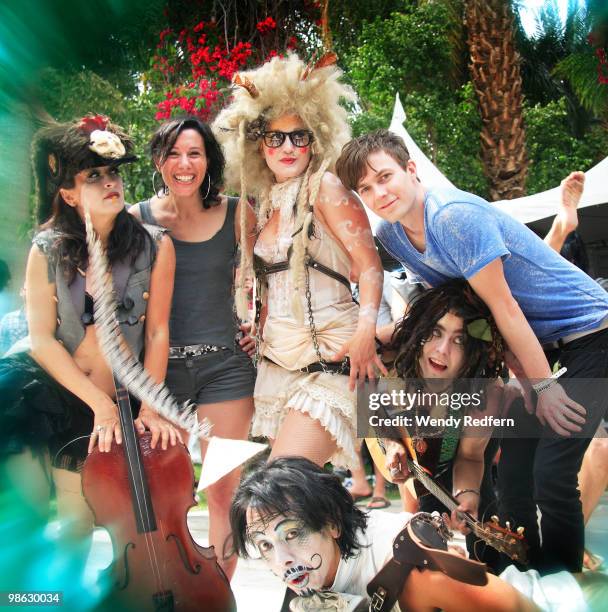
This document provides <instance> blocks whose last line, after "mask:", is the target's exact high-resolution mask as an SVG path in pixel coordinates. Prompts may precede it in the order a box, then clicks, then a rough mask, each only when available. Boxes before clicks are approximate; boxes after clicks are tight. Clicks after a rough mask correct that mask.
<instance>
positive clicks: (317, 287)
mask: <svg viewBox="0 0 608 612" xmlns="http://www.w3.org/2000/svg"><path fill="white" fill-rule="evenodd" d="M301 180H302V179H301V177H298V178H296V179H292V180H290V181H287V182H285V183H280V184H277V185H275V186H274V187H273V188H272V190H271V193H270V198H271V201H272V203H273V207H274V208H275V209H276V208H280V223H279V230H278V236H277V240H276V241H275V242H274V244H263V243H261V242H259V241H258V243H257V244H256V246H255V254H256V255H258V256H259V257H261V258H262V259H263V260H264V262H265V263H267V264H272V263H277V262H280V261H285V260H286V259H287V251H288V249H289V247H290V246H291V244H292V234H293V233H294V215H293V206H294V202H295V200H296V197H297V194H298V189H299V187H300V184H301ZM313 223H314V236H313V237H312V238H311V240H310V242H309V247H308V252H309V254H310V255H311V256H312V257H313V258H314V259H316V260H317V261H319V262H320V263H322V264H324V265H326V266H327V267H329V268H331V269H332V270H334V271H336V272H339V273H340V274H342V275H343V276H345V277H346V278H349V272H350V259H349V257H348V255H347V253H346V252H345V251H344V249H343V248H342V247H341V246H340V245H339V244H338V243H337V242H336V240H335V239H334V238H333V237H332V236H331V235H330V234H329V232H328V231H326V230H325V229H324V228H323V226H322V225H321V223H320V222H319V221H318V220H317V219H316V218H315V219H314V221H313ZM309 270H310V274H309V278H310V291H311V303H312V311H313V317H314V322H315V327H316V330H317V339H318V343H319V348H320V352H321V355H322V357H323V359H325V360H327V361H332V355H333V354H334V353H335V352H336V351H337V350H338V349H339V348H340V347H341V346H342V345H343V344H344V343H345V342H346V341H347V340H349V339H350V337H351V336H352V335H353V334H354V332H355V329H356V327H357V319H358V315H359V307H358V306H357V305H356V304H355V303H354V302H353V300H352V297H351V294H350V292H349V290H348V289H347V288H346V287H345V286H344V285H342V284H341V283H339V282H338V281H336V280H334V279H332V278H330V277H328V276H326V275H325V274H323V273H321V272H318V271H317V270H314V269H313V268H309ZM267 281H268V291H267V317H266V322H265V324H264V330H263V340H262V343H261V346H260V354H261V355H263V356H264V357H267V358H268V359H270V360H272V362H273V363H271V362H269V361H267V360H265V359H264V360H260V363H259V365H258V373H257V379H256V385H255V391H254V400H255V416H254V420H253V426H252V434H253V435H254V436H266V437H269V438H276V436H277V433H278V430H279V428H280V426H281V422H282V421H283V419H284V418H285V416H286V415H287V414H288V412H289V411H290V410H291V409H294V410H300V411H301V412H305V413H307V414H309V415H310V416H311V417H312V418H314V419H317V420H318V421H319V422H320V423H321V424H322V425H323V427H324V428H325V429H326V430H327V431H328V432H329V433H330V434H331V435H332V437H333V438H334V439H335V441H336V445H337V449H336V452H335V453H334V455H333V456H332V457H331V458H330V461H331V462H332V463H333V465H334V466H340V467H353V466H355V465H356V464H357V461H358V459H357V441H356V421H355V417H356V414H355V409H356V392H352V391H350V390H349V388H348V377H347V376H343V375H339V374H326V373H324V372H315V373H312V374H307V373H303V372H300V371H299V370H300V368H303V367H305V366H307V365H309V364H311V363H313V362H316V361H318V356H317V353H316V351H315V348H314V345H313V342H312V336H311V331H310V326H309V323H308V304H307V301H306V298H305V296H304V295H303V292H302V293H301V294H300V299H301V303H302V312H303V313H304V320H303V321H297V320H296V318H295V317H294V315H293V313H292V299H293V296H294V294H295V288H294V286H293V281H292V278H291V272H290V270H286V271H284V272H277V273H275V274H271V275H269V276H268V277H267ZM275 364H276V365H275Z"/></svg>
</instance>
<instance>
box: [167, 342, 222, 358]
mask: <svg viewBox="0 0 608 612" xmlns="http://www.w3.org/2000/svg"><path fill="white" fill-rule="evenodd" d="M225 350H228V347H227V346H216V345H215V344H189V345H188V346H170V347H169V359H185V358H188V359H192V357H200V356H201V355H207V354H209V353H217V352H218V351H225Z"/></svg>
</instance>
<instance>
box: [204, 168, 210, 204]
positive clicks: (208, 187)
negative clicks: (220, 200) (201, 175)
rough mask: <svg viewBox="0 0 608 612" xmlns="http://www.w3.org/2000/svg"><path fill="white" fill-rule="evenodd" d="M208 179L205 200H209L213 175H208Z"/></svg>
mask: <svg viewBox="0 0 608 612" xmlns="http://www.w3.org/2000/svg"><path fill="white" fill-rule="evenodd" d="M207 179H208V180H209V185H208V186H207V193H206V194H205V195H204V196H203V200H206V199H207V196H208V195H209V192H210V191H211V175H210V174H207Z"/></svg>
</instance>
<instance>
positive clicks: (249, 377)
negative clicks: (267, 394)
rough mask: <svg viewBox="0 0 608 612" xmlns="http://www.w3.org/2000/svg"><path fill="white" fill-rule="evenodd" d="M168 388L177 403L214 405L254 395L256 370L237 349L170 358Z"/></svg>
mask: <svg viewBox="0 0 608 612" xmlns="http://www.w3.org/2000/svg"><path fill="white" fill-rule="evenodd" d="M165 382H166V384H167V387H169V389H170V391H171V393H173V395H174V396H175V398H176V399H177V401H178V402H180V403H181V402H185V401H190V402H194V403H195V404H215V403H218V402H228V401H232V400H237V399H243V398H245V397H252V396H253V387H254V384H255V368H254V367H253V362H252V361H251V359H250V358H249V357H248V356H247V355H246V354H245V353H244V352H243V351H242V350H241V349H240V348H238V347H237V348H235V350H234V351H233V350H230V349H220V350H219V351H217V352H215V353H207V354H206V355H199V356H198V357H180V358H179V359H169V365H168V367H167V377H166V379H165Z"/></svg>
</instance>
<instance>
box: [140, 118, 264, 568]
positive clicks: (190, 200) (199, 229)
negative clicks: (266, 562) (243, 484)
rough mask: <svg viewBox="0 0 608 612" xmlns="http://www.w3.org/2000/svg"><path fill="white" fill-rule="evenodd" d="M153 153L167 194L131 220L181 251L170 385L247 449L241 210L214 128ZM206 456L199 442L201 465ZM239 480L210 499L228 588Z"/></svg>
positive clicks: (249, 404) (161, 137)
mask: <svg viewBox="0 0 608 612" xmlns="http://www.w3.org/2000/svg"><path fill="white" fill-rule="evenodd" d="M150 149H151V153H152V158H153V161H154V165H155V167H156V170H157V171H158V172H159V173H160V175H161V176H162V180H163V183H164V185H163V188H162V189H161V190H160V191H159V192H158V193H157V194H156V195H154V196H153V197H152V198H150V199H149V200H146V201H144V202H140V203H139V204H137V205H135V206H133V207H131V209H130V212H132V213H133V214H134V215H136V216H137V217H139V218H140V219H142V221H144V223H154V224H158V225H161V226H163V227H165V228H167V229H168V230H169V231H170V235H171V238H172V240H173V244H174V246H175V253H176V269H175V289H174V293H173V305H172V308H171V319H170V346H171V348H170V349H169V366H168V370H167V379H166V383H167V385H168V387H169V388H170V389H171V391H172V393H173V394H174V395H175V396H176V398H177V399H178V400H180V401H186V400H188V401H191V402H194V403H195V404H196V405H197V406H198V415H199V418H207V419H209V421H210V422H211V423H212V425H213V435H215V436H219V437H222V438H231V439H241V440H244V439H246V438H247V434H248V433H249V427H250V425H251V418H252V415H253V399H252V396H253V385H254V381H255V370H254V368H253V364H252V362H251V360H250V359H249V357H248V356H247V354H246V352H245V351H244V350H243V348H246V346H245V347H243V348H242V347H241V344H240V343H246V342H247V339H244V340H241V341H239V340H237V334H238V332H239V323H238V321H237V319H236V317H235V315H234V308H233V297H232V295H233V285H234V266H235V255H236V252H237V248H238V246H239V244H238V240H239V236H240V235H241V227H240V218H241V217H240V207H239V204H238V200H237V199H236V198H228V197H225V196H223V195H221V194H220V193H219V188H220V185H221V182H222V175H223V170H224V156H223V154H222V151H221V149H220V147H219V145H218V143H217V142H216V140H215V138H214V136H213V134H212V133H211V130H210V129H209V127H208V126H207V125H206V124H205V123H203V122H202V121H201V120H199V119H198V118H195V117H185V118H181V119H174V120H172V121H168V122H167V123H165V124H163V125H161V126H160V128H159V129H158V130H157V131H156V132H155V134H154V135H153V137H152V140H151V142H150ZM155 189H156V187H155ZM247 214H248V215H249V218H250V226H251V228H252V229H251V231H247V232H246V233H247V234H248V235H249V234H251V233H252V232H253V228H255V216H254V213H253V211H252V210H248V211H247ZM252 237H253V236H252ZM245 248H250V245H249V247H248V246H247V245H245ZM206 446H207V444H206V442H205V441H203V440H201V454H202V456H203V457H204V456H205V452H206ZM239 474H240V472H239V471H238V470H234V471H233V472H231V473H230V474H228V475H227V476H225V477H224V478H222V479H221V480H220V481H219V482H217V483H216V484H214V485H212V486H210V487H209V488H208V489H207V491H206V493H207V502H208V504H209V523H210V525H209V541H210V543H211V544H212V545H214V546H215V548H216V550H217V551H218V557H219V559H220V561H219V562H220V564H221V565H222V568H223V569H224V571H225V573H226V575H227V576H228V577H229V578H230V577H232V575H233V573H234V570H235V567H236V557H234V556H232V557H230V558H227V557H226V556H225V555H223V554H222V552H223V550H224V547H225V542H226V540H227V538H228V535H229V533H230V525H229V522H228V510H229V506H230V500H231V499H232V495H233V493H234V490H235V488H236V486H237V484H238V481H239Z"/></svg>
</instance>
